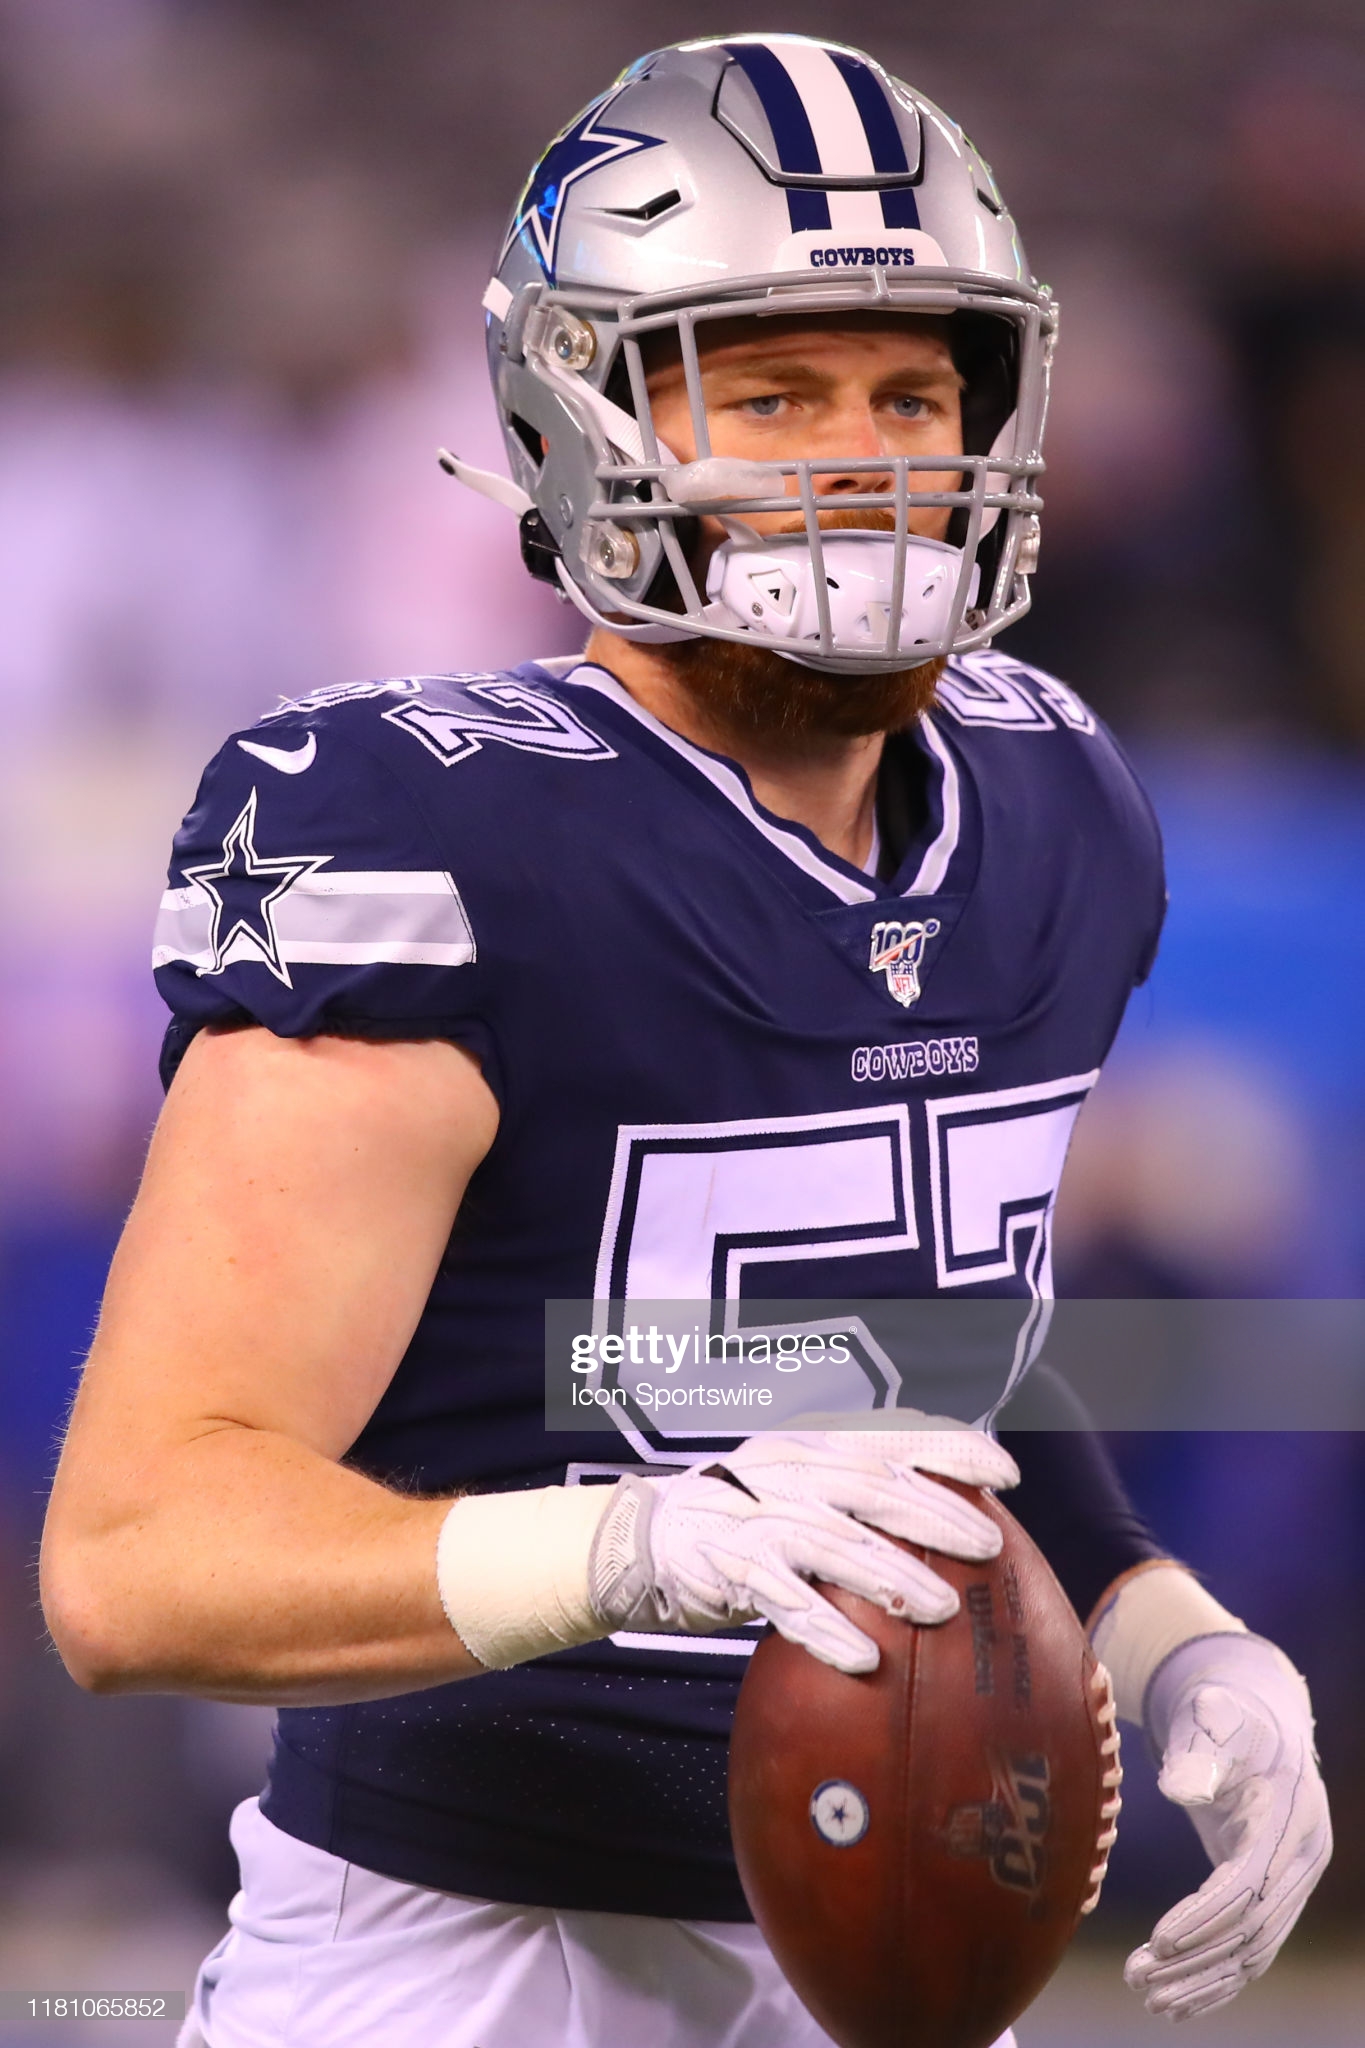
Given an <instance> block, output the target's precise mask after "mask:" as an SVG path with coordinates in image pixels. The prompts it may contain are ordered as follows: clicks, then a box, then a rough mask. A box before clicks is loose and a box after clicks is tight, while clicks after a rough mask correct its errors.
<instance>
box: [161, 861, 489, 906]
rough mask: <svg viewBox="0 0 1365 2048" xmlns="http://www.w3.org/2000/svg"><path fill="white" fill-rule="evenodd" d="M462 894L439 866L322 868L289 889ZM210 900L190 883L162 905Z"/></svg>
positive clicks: (364, 893) (318, 892)
mask: <svg viewBox="0 0 1365 2048" xmlns="http://www.w3.org/2000/svg"><path fill="white" fill-rule="evenodd" d="M459 893H460V892H459V890H458V889H457V888H456V887H455V884H454V881H453V880H452V879H451V877H450V876H449V875H448V874H447V873H445V872H444V870H442V869H440V868H401V869H395V868H373V869H369V868H346V869H336V868H331V869H319V870H318V871H317V872H316V873H315V874H311V875H301V876H300V877H299V879H298V881H297V882H295V883H294V885H293V887H292V888H291V889H290V891H289V894H290V895H291V896H454V897H455V898H456V900H457V901H458V899H459ZM208 901H209V897H208V893H207V891H206V890H205V889H204V888H202V887H201V885H200V884H199V883H198V882H191V883H190V884H189V885H188V887H186V888H183V889H167V890H166V892H165V894H164V895H163V896H162V898H161V908H162V909H163V910H187V909H189V908H190V907H191V906H192V905H195V904H199V903H207V902H208Z"/></svg>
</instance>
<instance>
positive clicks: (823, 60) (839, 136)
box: [768, 36, 877, 178]
mask: <svg viewBox="0 0 1365 2048" xmlns="http://www.w3.org/2000/svg"><path fill="white" fill-rule="evenodd" d="M768 47H769V49H770V50H771V51H772V53H773V55H774V56H775V57H776V58H777V59H778V61H779V62H780V64H781V65H782V68H783V70H784V71H785V72H786V74H787V76H788V77H789V78H790V79H791V82H792V84H793V85H794V86H795V87H796V90H797V91H798V92H799V93H800V95H801V103H802V105H803V106H804V107H805V109H806V119H807V120H808V121H809V122H810V125H811V132H812V134H813V135H814V137H815V147H816V148H817V150H818V151H819V152H820V168H821V170H822V171H823V172H824V174H825V176H826V177H827V178H860V177H866V178H874V177H875V176H876V175H877V173H876V170H875V168H874V166H873V163H872V151H871V149H870V148H869V146H868V140H867V131H866V129H865V128H864V127H863V122H862V116H861V114H859V112H858V109H857V106H856V105H855V104H854V99H853V95H852V93H851V92H850V91H849V89H848V83H847V81H846V79H845V78H844V76H843V74H842V72H841V71H840V70H839V67H838V66H837V65H836V63H835V62H834V59H833V58H832V57H831V56H830V54H829V51H828V50H825V49H822V48H821V47H820V45H819V44H818V43H807V42H800V41H798V40H797V39H796V37H794V36H793V37H792V38H791V40H790V41H787V40H785V39H784V40H783V41H781V42H776V41H775V42H772V43H770V44H769V45H768Z"/></svg>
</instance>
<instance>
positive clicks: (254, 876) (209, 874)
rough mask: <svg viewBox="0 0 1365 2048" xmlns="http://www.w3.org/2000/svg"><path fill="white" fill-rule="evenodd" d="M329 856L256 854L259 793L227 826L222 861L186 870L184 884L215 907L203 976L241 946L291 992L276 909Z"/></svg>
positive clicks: (220, 967) (217, 970)
mask: <svg viewBox="0 0 1365 2048" xmlns="http://www.w3.org/2000/svg"><path fill="white" fill-rule="evenodd" d="M331 858H332V856H331V854H330V853H322V854H303V855H272V856H270V857H264V856H262V855H261V854H258V853H257V851H256V792H255V790H254V789H253V790H252V792H251V795H250V796H249V797H248V798H247V800H246V802H245V804H244V805H243V806H242V808H241V810H240V811H239V812H238V814H237V816H236V817H235V818H234V819H233V821H232V823H231V824H230V825H229V826H228V829H227V832H226V833H225V835H224V838H223V851H222V857H221V859H219V860H216V861H208V862H205V863H203V864H201V865H200V866H198V867H193V868H186V869H185V871H184V873H185V880H186V881H187V882H197V883H198V885H199V887H200V888H201V889H202V890H203V891H204V893H205V895H207V896H208V897H209V899H210V901H211V902H212V904H213V919H212V922H211V924H210V926H209V944H210V946H211V947H212V949H213V962H212V965H211V966H209V967H201V968H199V970H198V972H199V973H200V974H221V973H222V971H223V969H224V967H225V966H226V965H227V961H228V954H229V953H230V952H231V951H232V949H233V947H234V945H235V944H236V943H237V942H238V941H239V940H240V941H243V942H245V944H246V946H247V947H248V949H249V950H250V951H251V952H252V953H254V954H255V956H256V957H257V958H258V959H259V960H261V961H262V962H263V963H264V965H265V966H267V967H268V968H269V969H270V972H271V973H272V974H273V975H274V976H275V979H276V980H277V981H282V982H283V983H284V985H285V987H286V988H292V987H293V985H294V984H293V982H292V981H291V980H290V978H289V968H288V966H287V964H286V962H285V959H284V956H283V954H282V953H281V951H280V942H279V934H278V933H277V931H276V929H275V906H276V905H277V904H278V902H279V900H280V898H281V897H282V896H284V895H286V894H287V893H288V891H289V890H290V889H292V888H293V887H294V885H295V883H296V882H299V881H301V880H302V878H303V877H304V876H305V875H311V874H313V873H314V872H315V871H316V870H317V869H318V868H320V867H325V866H326V864H327V862H328V861H329V860H330V859H331Z"/></svg>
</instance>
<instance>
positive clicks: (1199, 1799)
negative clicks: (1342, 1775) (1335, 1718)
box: [1124, 1635, 1332, 2019]
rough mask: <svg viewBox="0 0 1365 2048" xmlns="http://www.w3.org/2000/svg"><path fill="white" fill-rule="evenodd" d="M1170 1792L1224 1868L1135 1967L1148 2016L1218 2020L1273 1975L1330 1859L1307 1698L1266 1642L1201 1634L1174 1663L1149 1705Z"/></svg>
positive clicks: (1131, 1968) (1166, 1922)
mask: <svg viewBox="0 0 1365 2048" xmlns="http://www.w3.org/2000/svg"><path fill="white" fill-rule="evenodd" d="M1145 1718H1146V1723H1147V1730H1148V1733H1149V1734H1150V1736H1151V1737H1152V1740H1153V1742H1154V1744H1155V1746H1156V1748H1157V1750H1158V1752H1159V1753H1160V1755H1161V1776H1160V1778H1159V1780H1158V1783H1159V1784H1160V1787H1161V1790H1162V1791H1163V1792H1164V1793H1165V1795H1166V1797H1167V1798H1168V1799H1171V1800H1174V1801H1175V1803H1176V1805H1178V1806H1183V1807H1184V1808H1185V1810H1186V1812H1187V1813H1188V1814H1189V1816H1190V1819H1191V1820H1192V1821H1193V1823H1194V1827H1195V1831H1196V1833H1197V1834H1198V1836H1199V1839H1200V1841H1201V1842H1202V1843H1203V1844H1204V1847H1205V1849H1206V1850H1207V1851H1208V1854H1209V1860H1210V1861H1211V1862H1212V1863H1213V1865H1214V1871H1213V1875H1212V1876H1211V1877H1209V1878H1207V1879H1206V1880H1205V1882H1204V1883H1203V1884H1202V1885H1201V1886H1200V1888H1199V1890H1198V1891H1197V1892H1195V1893H1194V1894H1193V1896H1192V1897H1190V1898H1188V1899H1182V1900H1181V1902H1180V1904H1179V1905H1178V1906H1175V1907H1173V1908H1172V1910H1171V1911H1170V1912H1169V1913H1167V1914H1166V1916H1165V1918H1164V1919H1163V1920H1161V1921H1160V1922H1159V1923H1158V1925H1157V1927H1156V1929H1155V1931H1154V1932H1153V1934H1152V1937H1151V1940H1150V1941H1147V1942H1144V1944H1143V1946H1142V1947H1141V1948H1139V1949H1136V1950H1135V1951H1134V1953H1133V1954H1132V1955H1131V1956H1130V1957H1129V1958H1128V1965H1127V1968H1126V1970H1125V1971H1124V1976H1125V1978H1126V1979H1127V1981H1128V1983H1129V1984H1130V1985H1132V1987H1133V1989H1134V1990H1136V1991H1141V1992H1143V1993H1145V1995H1146V2002H1147V2010H1148V2011H1149V2012H1153V2013H1164V2014H1166V2015H1168V2016H1169V2017H1170V2018H1171V2019H1188V2018H1190V2017H1191V2015H1192V2014H1194V2013H1203V2012H1214V2011H1216V2009H1217V2008H1218V2007H1219V2006H1220V2005H1226V2004H1227V2003H1228V2001H1229V1999H1232V1998H1235V1997H1236V1996H1237V1993H1238V1992H1239V1991H1240V1990H1241V1989H1242V1986H1243V1985H1244V1984H1249V1983H1251V1982H1252V1980H1253V1979H1254V1978H1256V1977H1259V1976H1260V1975H1261V1974H1262V1972H1263V1971H1265V1970H1268V1969H1269V1967H1270V1965H1271V1963H1272V1962H1273V1961H1274V1960H1275V1957H1276V1955H1277V1954H1278V1953H1279V1950H1280V1946H1281V1944H1282V1943H1283V1941H1284V1939H1285V1937H1286V1936H1287V1935H1288V1933H1289V1930H1290V1929H1291V1928H1292V1927H1293V1925H1294V1922H1295V1921H1296V1920H1297V1919H1298V1917H1299V1915H1300V1913H1301V1912H1302V1911H1303V1909H1304V1907H1305V1905H1306V1904H1307V1902H1308V1897H1309V1894H1310V1893H1311V1891H1312V1889H1313V1887H1314V1885H1315V1884H1316V1883H1317V1881H1318V1879H1319V1878H1320V1877H1321V1876H1322V1873H1323V1871H1324V1870H1325V1869H1326V1867H1327V1862H1328V1859H1329V1857H1330V1856H1331V1854H1332V1823H1331V1819H1330V1817H1329V1814H1328V1811H1327V1794H1326V1791H1325V1790H1324V1788H1323V1783H1322V1778H1321V1776H1320V1775H1319V1772H1318V1766H1317V1758H1316V1755H1315V1753H1314V1749H1313V1710H1312V1705H1311V1702H1310V1701H1309V1698H1308V1688H1307V1686H1306V1685H1305V1684H1304V1681H1303V1679H1302V1678H1301V1677H1300V1676H1299V1674H1298V1672H1297V1671H1296V1670H1295V1669H1294V1667H1293V1665H1292V1664H1291V1663H1290V1662H1289V1659H1288V1658H1287V1657H1286V1656H1285V1655H1284V1653H1283V1652H1282V1651H1280V1650H1277V1649H1276V1648H1275V1647H1274V1645H1273V1644H1271V1643H1267V1642H1265V1641H1264V1640H1263V1639H1262V1638H1261V1637H1259V1636H1251V1635H1217V1636H1201V1637H1198V1638H1196V1639H1195V1640H1194V1641H1192V1642H1188V1643H1185V1644H1182V1646H1181V1647H1180V1648H1179V1649H1178V1650H1175V1651H1173V1652H1172V1653H1171V1655H1170V1656H1169V1657H1168V1658H1167V1659H1166V1661H1165V1662H1164V1664H1162V1665H1161V1667H1160V1669H1159V1670H1158V1671H1157V1673H1156V1676H1155V1677H1154V1678H1153V1680H1152V1683H1151V1686H1150V1687H1149V1689H1148V1693H1147V1702H1146V1715H1145Z"/></svg>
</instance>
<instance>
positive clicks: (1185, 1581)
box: [1090, 1563, 1247, 1727]
mask: <svg viewBox="0 0 1365 2048" xmlns="http://www.w3.org/2000/svg"><path fill="white" fill-rule="evenodd" d="M1246 1633H1247V1626H1246V1623H1245V1622H1244V1621H1239V1620H1238V1619H1237V1616H1236V1615H1235V1614H1229V1613H1228V1610H1227V1608H1226V1607H1223V1606H1221V1605H1220V1604H1219V1602H1218V1601H1217V1600H1215V1599H1214V1597H1213V1595H1212V1593H1209V1592H1207V1591H1206V1590H1205V1589H1204V1587H1203V1586H1201V1585H1200V1583H1199V1581H1198V1579H1196V1578H1195V1577H1194V1575H1193V1573H1191V1572H1188V1571H1186V1569H1185V1567H1184V1565H1181V1564H1173V1563H1172V1564H1152V1565H1143V1566H1139V1568H1138V1569H1137V1570H1136V1571H1135V1572H1132V1573H1130V1575H1129V1576H1128V1577H1127V1578H1124V1579H1120V1580H1119V1581H1118V1584H1117V1587H1116V1589H1115V1590H1114V1591H1113V1592H1112V1593H1111V1594H1110V1596H1109V1598H1108V1599H1107V1600H1106V1602H1105V1604H1104V1605H1103V1606H1102V1607H1101V1609H1100V1611H1099V1614H1098V1616H1097V1617H1096V1619H1095V1621H1094V1623H1093V1625H1092V1627H1091V1630H1090V1641H1091V1644H1092V1646H1093V1648H1094V1651H1095V1655H1096V1656H1097V1657H1098V1658H1099V1660H1100V1662H1101V1663H1102V1664H1104V1665H1107V1666H1108V1669H1109V1675H1110V1677H1111V1678H1112V1679H1113V1681H1114V1703H1115V1705H1116V1706H1117V1708H1118V1711H1119V1717H1120V1719H1121V1720H1124V1721H1132V1722H1135V1723H1136V1725H1137V1726H1138V1727H1141V1726H1142V1709H1143V1702H1144V1700H1145V1699H1146V1696H1147V1688H1148V1686H1149V1685H1150V1684H1151V1682H1152V1678H1153V1675H1154V1674H1155V1672H1156V1671H1158V1670H1159V1669H1160V1667H1161V1666H1162V1665H1163V1664H1164V1663H1165V1661H1166V1659H1167V1658H1168V1657H1169V1656H1170V1655H1171V1653H1172V1651H1173V1650H1178V1649H1179V1648H1180V1646H1181V1644H1182V1643H1187V1642H1190V1641H1192V1640H1193V1639H1194V1638H1195V1637H1197V1636H1225V1635H1237V1636H1244V1635H1245V1634H1246Z"/></svg>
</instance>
